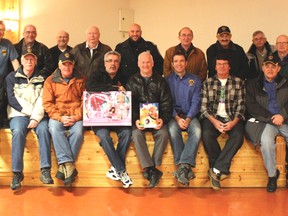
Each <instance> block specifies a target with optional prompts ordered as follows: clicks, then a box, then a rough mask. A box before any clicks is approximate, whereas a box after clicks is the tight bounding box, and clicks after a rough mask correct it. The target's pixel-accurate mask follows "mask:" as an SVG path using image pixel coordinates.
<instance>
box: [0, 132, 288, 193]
mask: <svg viewBox="0 0 288 216" xmlns="http://www.w3.org/2000/svg"><path fill="white" fill-rule="evenodd" d="M111 134H112V137H113V140H114V142H116V141H117V136H116V133H114V132H112V133H111ZM183 136H184V138H185V139H187V135H185V134H184V135H183ZM225 140H226V138H225V136H223V135H221V136H220V137H219V142H220V143H222V145H223V143H225ZM147 143H148V146H149V150H150V151H151V152H152V149H153V138H152V135H151V134H149V133H147ZM11 146H12V145H11V132H10V130H9V129H1V130H0V185H10V183H11V180H12V176H13V174H12V172H11V161H12V160H11ZM276 148H277V168H278V169H279V170H280V173H281V174H280V177H279V179H278V187H284V186H285V141H284V139H283V138H282V137H280V136H279V137H277V147H276ZM51 152H52V166H53V167H52V171H51V172H52V177H53V179H54V184H53V185H44V184H42V182H40V180H39V177H40V168H39V166H40V162H39V152H38V142H37V138H36V135H35V134H34V132H29V133H28V135H27V143H26V148H25V153H24V175H25V179H24V181H23V182H22V185H23V186H52V187H53V186H54V187H55V186H64V184H63V182H62V181H61V180H58V179H56V178H55V177H54V176H55V174H56V172H57V161H56V158H55V153H54V149H53V147H52V149H51ZM126 164H127V171H128V173H129V176H130V177H131V178H132V180H133V185H132V187H147V186H148V181H147V180H146V179H144V178H143V177H142V173H141V167H140V165H139V161H138V158H137V156H136V151H135V147H134V145H133V142H132V143H131V145H130V148H129V150H128V152H127V159H126ZM76 167H77V170H78V172H79V173H78V178H77V179H76V181H75V183H73V185H72V186H73V187H122V185H121V182H119V181H113V180H110V179H107V178H106V172H107V170H108V169H109V167H110V163H109V161H108V159H107V157H106V155H105V153H104V151H103V150H102V148H101V147H100V146H99V139H98V137H96V136H95V135H94V133H93V132H92V131H85V136H84V142H83V144H82V147H81V150H80V153H79V156H78V159H77V162H76ZM159 169H161V170H162V171H163V177H162V179H161V180H160V183H159V185H158V187H185V186H183V185H181V184H179V183H178V182H177V180H176V179H175V177H174V176H173V172H174V171H175V169H176V167H175V165H174V160H173V153H172V149H171V146H170V144H168V146H167V148H166V150H165V153H164V156H163V164H162V166H161V167H159ZM193 170H194V172H195V175H196V178H195V179H193V180H191V181H190V186H189V187H210V182H209V179H208V176H207V170H208V159H207V155H206V153H205V151H204V147H203V144H202V142H201V143H200V145H199V149H198V154H197V158H196V167H195V168H194V169H193ZM230 171H231V175H230V176H229V178H228V179H225V180H223V181H222V182H221V186H222V187H266V185H267V172H266V170H265V167H264V165H263V159H262V155H261V152H260V149H259V147H258V148H256V149H255V147H254V145H252V144H251V143H249V142H248V141H247V140H245V141H244V143H243V146H242V147H241V149H240V150H239V151H238V153H237V154H236V155H235V157H234V158H233V161H232V166H231V169H230Z"/></svg>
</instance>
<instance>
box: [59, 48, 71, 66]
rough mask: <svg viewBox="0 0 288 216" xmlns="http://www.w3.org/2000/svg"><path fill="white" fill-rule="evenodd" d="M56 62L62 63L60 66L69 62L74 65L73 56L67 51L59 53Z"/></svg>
mask: <svg viewBox="0 0 288 216" xmlns="http://www.w3.org/2000/svg"><path fill="white" fill-rule="evenodd" d="M58 60H59V63H62V64H63V63H65V62H70V63H72V64H74V56H73V55H72V54H71V53H69V52H68V51H64V52H63V53H61V55H60V56H59V59H58Z"/></svg>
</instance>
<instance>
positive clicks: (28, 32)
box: [25, 31, 36, 35]
mask: <svg viewBox="0 0 288 216" xmlns="http://www.w3.org/2000/svg"><path fill="white" fill-rule="evenodd" d="M25 34H33V35H36V31H25Z"/></svg>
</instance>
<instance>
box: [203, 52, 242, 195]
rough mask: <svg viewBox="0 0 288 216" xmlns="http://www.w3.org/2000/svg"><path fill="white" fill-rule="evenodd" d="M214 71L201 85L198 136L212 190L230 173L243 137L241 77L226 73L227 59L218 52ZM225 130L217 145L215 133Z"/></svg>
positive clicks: (216, 188) (217, 134) (227, 67)
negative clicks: (207, 164) (224, 138)
mask: <svg viewBox="0 0 288 216" xmlns="http://www.w3.org/2000/svg"><path fill="white" fill-rule="evenodd" d="M215 61H216V62H215V69H216V74H215V75H214V76H213V77H210V78H209V79H207V80H205V81H204V83H203V87H202V93H201V94H202V104H201V117H202V118H203V121H202V122H201V123H202V124H201V125H202V140H203V144H204V148H205V151H206V153H207V155H208V159H209V167H210V169H209V170H208V176H209V177H210V182H211V186H212V188H213V189H214V190H219V189H220V187H221V185H220V180H223V179H224V178H226V177H227V176H228V175H229V174H230V166H231V161H232V159H233V157H234V155H235V154H236V153H237V151H238V149H239V148H240V147H241V146H242V144H243V140H244V125H245V124H244V121H243V120H244V113H245V86H244V81H243V80H241V79H240V78H238V77H235V76H232V75H230V59H229V56H228V55H227V54H218V55H217V56H216V59H215ZM222 133H227V134H228V136H229V138H228V139H227V141H226V143H225V146H224V147H223V149H221V147H220V145H219V143H218V140H217V138H218V136H219V135H220V134H222Z"/></svg>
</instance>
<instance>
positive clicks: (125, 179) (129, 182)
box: [118, 171, 133, 188]
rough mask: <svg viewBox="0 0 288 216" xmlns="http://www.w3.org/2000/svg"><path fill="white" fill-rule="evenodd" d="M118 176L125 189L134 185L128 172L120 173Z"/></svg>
mask: <svg viewBox="0 0 288 216" xmlns="http://www.w3.org/2000/svg"><path fill="white" fill-rule="evenodd" d="M118 176H119V177H120V180H121V182H122V185H123V187H124V188H128V187H130V186H131V185H132V184H133V182H132V180H131V179H130V177H129V175H128V173H127V172H126V171H121V172H119V174H118Z"/></svg>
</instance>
